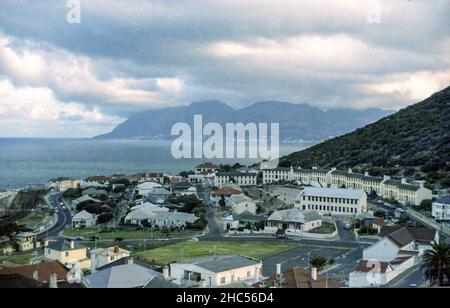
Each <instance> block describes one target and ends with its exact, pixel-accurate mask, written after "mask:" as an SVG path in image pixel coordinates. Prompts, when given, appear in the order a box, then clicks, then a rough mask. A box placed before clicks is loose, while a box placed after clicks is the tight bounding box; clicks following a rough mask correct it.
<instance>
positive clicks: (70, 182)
mask: <svg viewBox="0 0 450 308" xmlns="http://www.w3.org/2000/svg"><path fill="white" fill-rule="evenodd" d="M51 183H52V184H53V186H54V187H55V189H56V190H58V191H60V192H65V191H66V190H68V189H76V188H78V187H79V186H80V181H78V180H75V179H70V178H58V179H56V180H54V181H51Z"/></svg>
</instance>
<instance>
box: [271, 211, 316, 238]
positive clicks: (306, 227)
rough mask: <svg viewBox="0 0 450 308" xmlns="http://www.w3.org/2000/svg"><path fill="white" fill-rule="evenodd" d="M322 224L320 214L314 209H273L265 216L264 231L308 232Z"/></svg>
mask: <svg viewBox="0 0 450 308" xmlns="http://www.w3.org/2000/svg"><path fill="white" fill-rule="evenodd" d="M321 225H322V216H320V215H319V214H318V213H317V212H314V211H303V210H299V209H290V210H281V211H275V212H273V213H272V215H270V216H269V218H267V226H266V228H265V230H266V231H272V232H276V231H277V230H284V231H285V232H291V233H297V232H308V231H310V230H312V229H314V228H317V227H320V226H321Z"/></svg>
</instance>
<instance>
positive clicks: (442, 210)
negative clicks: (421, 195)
mask: <svg viewBox="0 0 450 308" xmlns="http://www.w3.org/2000/svg"><path fill="white" fill-rule="evenodd" d="M431 215H432V216H433V217H434V218H435V219H436V220H440V221H445V220H447V221H448V220H450V196H445V197H440V198H438V199H437V200H436V201H434V202H433V206H432V210H431Z"/></svg>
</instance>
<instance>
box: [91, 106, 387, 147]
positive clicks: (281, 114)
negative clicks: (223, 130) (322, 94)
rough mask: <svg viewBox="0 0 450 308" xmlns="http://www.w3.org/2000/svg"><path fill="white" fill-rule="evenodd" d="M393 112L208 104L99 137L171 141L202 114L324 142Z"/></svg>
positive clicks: (153, 113)
mask: <svg viewBox="0 0 450 308" xmlns="http://www.w3.org/2000/svg"><path fill="white" fill-rule="evenodd" d="M392 112H393V111H391V110H382V109H367V110H349V109H331V110H328V111H323V110H320V109H318V108H316V107H313V106H310V105H308V104H292V103H286V102H278V101H266V102H257V103H254V104H252V105H250V106H248V107H245V108H242V109H239V110H235V109H233V108H231V107H230V106H228V105H227V104H225V103H223V102H220V101H206V102H195V103H192V104H190V105H189V106H178V107H171V108H165V109H157V110H149V111H143V112H140V113H137V114H135V115H133V116H131V117H130V118H129V119H128V120H127V121H125V122H124V123H122V124H120V125H119V126H117V127H116V128H115V129H114V130H113V131H112V132H110V133H108V134H105V135H101V136H98V137H96V138H99V139H164V140H168V139H169V140H170V139H171V135H170V131H171V128H172V126H173V124H175V123H177V122H185V123H189V124H191V125H192V123H193V118H194V115H195V114H201V115H202V116H203V123H207V122H217V123H220V124H222V125H223V124H224V123H227V122H231V123H234V122H242V123H250V122H254V123H280V138H281V140H284V141H288V140H307V141H322V140H326V139H329V138H332V137H335V136H339V135H342V134H345V133H348V132H351V131H353V130H355V129H356V128H358V127H362V126H364V125H367V124H369V123H372V122H374V121H376V120H378V119H380V118H382V117H384V116H386V115H389V114H392Z"/></svg>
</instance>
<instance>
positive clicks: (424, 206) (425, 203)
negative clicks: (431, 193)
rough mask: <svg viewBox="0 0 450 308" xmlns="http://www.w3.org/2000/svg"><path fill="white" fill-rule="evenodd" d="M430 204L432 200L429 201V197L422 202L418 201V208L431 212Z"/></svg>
mask: <svg viewBox="0 0 450 308" xmlns="http://www.w3.org/2000/svg"><path fill="white" fill-rule="evenodd" d="M432 205H433V201H431V200H430V199H426V200H422V202H420V205H419V209H420V210H424V211H429V212H431V207H432Z"/></svg>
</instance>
